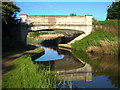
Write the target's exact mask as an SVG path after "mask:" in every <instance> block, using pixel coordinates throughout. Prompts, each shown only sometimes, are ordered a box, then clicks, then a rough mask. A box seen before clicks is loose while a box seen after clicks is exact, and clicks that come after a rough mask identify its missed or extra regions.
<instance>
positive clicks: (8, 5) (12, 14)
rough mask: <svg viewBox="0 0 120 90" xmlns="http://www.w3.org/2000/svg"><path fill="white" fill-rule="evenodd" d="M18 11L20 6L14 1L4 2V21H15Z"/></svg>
mask: <svg viewBox="0 0 120 90" xmlns="http://www.w3.org/2000/svg"><path fill="white" fill-rule="evenodd" d="M18 12H20V8H19V7H18V6H16V4H14V3H13V2H2V20H3V23H6V24H7V23H11V22H12V23H14V22H15V20H16V14H17V13H18Z"/></svg>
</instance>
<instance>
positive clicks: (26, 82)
mask: <svg viewBox="0 0 120 90" xmlns="http://www.w3.org/2000/svg"><path fill="white" fill-rule="evenodd" d="M41 50H43V49H36V50H34V51H33V52H32V53H36V52H39V51H41ZM56 79H57V78H56V74H55V73H53V72H51V71H50V66H45V65H42V64H34V63H33V61H32V59H31V55H30V54H29V55H24V56H22V57H20V58H17V59H15V60H14V61H13V63H12V65H11V67H10V71H9V72H7V73H5V74H4V78H3V88H56V87H57V80H56Z"/></svg>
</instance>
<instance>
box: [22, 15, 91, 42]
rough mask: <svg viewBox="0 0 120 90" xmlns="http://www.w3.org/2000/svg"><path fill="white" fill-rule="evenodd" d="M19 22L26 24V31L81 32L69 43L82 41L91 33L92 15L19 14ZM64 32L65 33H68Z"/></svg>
mask: <svg viewBox="0 0 120 90" xmlns="http://www.w3.org/2000/svg"><path fill="white" fill-rule="evenodd" d="M20 18H21V22H22V23H26V24H27V25H28V26H29V27H27V30H28V31H42V30H46V31H47V30H55V31H57V30H58V31H65V30H68V31H71V32H72V31H77V32H78V31H80V32H81V31H83V32H84V33H85V34H82V35H80V36H79V37H77V38H75V39H74V40H72V41H71V43H73V42H74V41H76V40H79V39H82V38H84V37H85V36H87V35H88V34H90V33H91V31H92V15H85V16H63V15H27V14H20ZM68 31H65V32H68Z"/></svg>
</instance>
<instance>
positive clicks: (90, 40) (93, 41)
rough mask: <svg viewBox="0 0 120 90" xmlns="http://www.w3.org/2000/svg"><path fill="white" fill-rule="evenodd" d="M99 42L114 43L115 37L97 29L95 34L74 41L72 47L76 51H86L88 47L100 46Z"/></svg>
mask: <svg viewBox="0 0 120 90" xmlns="http://www.w3.org/2000/svg"><path fill="white" fill-rule="evenodd" d="M100 40H103V41H106V40H107V41H116V40H117V37H114V36H113V35H112V34H110V33H107V32H103V31H102V30H101V29H97V31H96V32H92V33H91V34H90V35H88V36H87V37H85V38H84V39H82V40H79V41H76V42H75V43H73V44H72V46H73V47H75V49H77V50H86V49H87V48H88V47H89V46H101V44H100Z"/></svg>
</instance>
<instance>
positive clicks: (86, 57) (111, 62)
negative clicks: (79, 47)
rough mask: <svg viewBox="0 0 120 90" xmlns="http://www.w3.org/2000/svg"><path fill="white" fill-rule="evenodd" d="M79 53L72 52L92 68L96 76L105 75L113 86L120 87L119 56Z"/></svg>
mask: <svg viewBox="0 0 120 90" xmlns="http://www.w3.org/2000/svg"><path fill="white" fill-rule="evenodd" d="M79 52H80V51H72V53H73V55H74V56H75V57H77V58H80V59H81V60H83V61H85V62H86V63H88V64H90V65H91V66H92V69H93V75H94V76H99V75H105V76H107V77H108V79H109V80H110V81H111V82H112V84H113V85H115V86H117V87H120V85H119V78H120V74H119V72H120V71H119V64H120V63H119V61H118V56H115V55H99V54H90V53H86V52H82V51H81V52H80V53H79Z"/></svg>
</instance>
